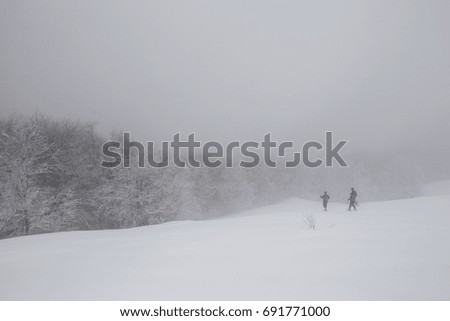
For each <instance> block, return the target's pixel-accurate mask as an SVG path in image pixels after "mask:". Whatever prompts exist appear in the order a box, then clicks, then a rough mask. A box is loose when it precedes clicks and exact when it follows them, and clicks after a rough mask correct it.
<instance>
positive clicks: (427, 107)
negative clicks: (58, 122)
mask: <svg viewBox="0 0 450 321" xmlns="http://www.w3.org/2000/svg"><path fill="white" fill-rule="evenodd" d="M449 31H450V1H228V0H227V1H207V0H205V1H192V0H191V1H186V0H180V1H16V0H15V1H12V0H0V71H1V72H0V106H1V107H0V108H1V111H0V113H1V114H7V113H9V112H14V111H19V112H21V113H24V114H28V113H32V112H34V111H35V110H36V109H37V110H39V111H41V112H44V113H46V114H49V115H52V116H55V117H70V118H79V119H82V120H89V121H95V122H97V123H98V125H99V129H100V131H101V132H103V133H104V134H105V135H107V134H109V132H110V131H111V130H112V129H117V130H119V129H124V130H130V131H132V133H133V134H135V136H136V137H139V138H141V139H146V140H153V139H162V138H170V137H171V136H172V135H173V134H174V133H176V132H178V131H181V132H182V133H185V134H187V133H189V132H192V131H195V132H196V133H197V135H198V136H200V137H202V138H204V139H223V140H231V139H240V140H244V139H249V138H258V139H260V138H262V135H263V134H264V133H266V132H268V131H271V132H272V133H273V136H274V137H275V138H277V139H279V140H281V139H290V140H295V141H299V142H303V141H305V140H309V139H311V138H314V137H316V136H317V135H320V136H319V137H322V135H323V132H324V131H326V130H333V131H335V133H336V136H337V138H339V139H350V140H351V141H352V144H353V146H359V147H362V146H365V147H366V148H367V146H373V148H380V147H383V146H385V145H387V146H388V147H396V146H398V145H402V146H410V145H412V144H413V143H414V142H416V143H417V142H425V141H426V140H428V139H431V138H432V139H434V140H436V143H435V144H436V145H435V146H444V147H446V148H447V149H448V146H449V144H448V142H447V141H446V140H447V138H448V137H449V134H450V130H449V128H450V126H449V121H450V108H449V107H450V106H449V104H450V90H449V88H450V63H449V58H448V57H450V35H449ZM443 144H444V145H443ZM432 145H433V144H432Z"/></svg>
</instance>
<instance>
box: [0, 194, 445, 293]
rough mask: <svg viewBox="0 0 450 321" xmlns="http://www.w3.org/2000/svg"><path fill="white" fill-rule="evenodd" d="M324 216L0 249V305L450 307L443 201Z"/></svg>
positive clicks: (309, 209) (315, 208)
mask: <svg viewBox="0 0 450 321" xmlns="http://www.w3.org/2000/svg"><path fill="white" fill-rule="evenodd" d="M329 207H330V210H329V211H328V212H323V211H322V210H321V204H320V202H309V201H303V200H299V199H290V200H287V201H285V202H283V203H280V204H277V205H273V206H269V207H265V208H261V209H257V210H252V211H247V212H243V213H240V214H238V215H233V216H230V217H226V218H220V219H214V220H209V221H199V222H193V221H184V222H172V223H167V224H162V225H159V226H149V227H143V228H134V229H129V230H117V231H91V232H69V233H56V234H48V235H37V236H29V237H20V238H14V239H8V240H1V241H0V299H1V300H10V299H20V300H29V299H33V300H49V299H52V300H62V299H65V300H66V299H68V300H91V299H98V300H112V299H114V300H431V299H433V300H450V211H449V208H450V195H443V196H429V197H422V198H416V199H408V200H398V201H389V202H378V203H367V204H362V205H361V206H360V207H359V210H358V211H357V212H351V213H349V212H348V211H346V205H345V204H336V203H331V204H330V205H329ZM310 215H313V216H314V218H315V220H316V229H315V230H312V229H309V228H308V224H306V223H305V217H308V216H310Z"/></svg>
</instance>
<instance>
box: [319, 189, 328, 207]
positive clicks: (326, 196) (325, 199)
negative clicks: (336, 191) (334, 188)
mask: <svg viewBox="0 0 450 321" xmlns="http://www.w3.org/2000/svg"><path fill="white" fill-rule="evenodd" d="M320 198H321V199H322V204H323V210H324V211H326V210H327V205H328V200H329V199H330V195H328V194H327V192H326V191H325V192H323V195H320Z"/></svg>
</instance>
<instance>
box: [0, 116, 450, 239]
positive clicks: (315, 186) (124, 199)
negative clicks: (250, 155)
mask: <svg viewBox="0 0 450 321" xmlns="http://www.w3.org/2000/svg"><path fill="white" fill-rule="evenodd" d="M105 141H106V139H105V138H104V137H100V135H98V134H97V133H96V131H95V126H94V125H93V124H91V123H85V122H80V121H72V120H69V119H54V118H50V117H47V116H45V115H39V114H37V115H34V116H32V117H31V116H30V117H25V116H19V115H11V116H8V117H4V118H3V119H1V120H0V238H8V237H14V236H20V235H28V234H38V233H46V232H57V231H68V230H92V229H117V228H129V227H135V226H143V225H149V224H158V223H162V222H166V221H171V220H186V219H194V220H196V219H205V218H211V217H216V216H219V215H224V214H229V213H233V212H236V211H239V210H243V209H249V208H253V207H257V206H263V205H266V204H271V203H273V202H276V201H279V200H281V199H285V198H288V197H301V198H305V199H311V200H318V195H319V194H320V193H322V192H323V191H324V190H327V191H328V192H329V194H330V195H331V199H332V201H334V202H345V201H346V198H347V195H348V190H349V188H350V187H351V186H355V187H356V188H357V190H358V193H359V195H360V197H359V199H360V202H365V201H373V200H387V199H396V198H407V197H412V196H415V195H417V193H418V191H419V189H420V187H421V186H422V184H423V183H424V182H425V181H427V180H432V179H433V178H434V177H433V176H435V178H436V179H437V178H439V177H440V175H441V174H442V171H441V170H440V169H439V168H436V166H434V167H433V166H425V165H427V163H425V164H422V163H421V162H420V161H419V160H418V158H411V157H410V155H408V154H402V153H399V154H397V155H393V154H390V155H389V157H383V155H377V157H374V155H370V154H364V153H360V154H355V155H350V159H349V161H350V166H349V167H348V168H338V167H333V168H318V169H308V168H304V167H298V168H289V169H286V168H280V167H278V168H268V167H266V166H258V167H257V168H250V169H246V168H241V167H238V166H236V167H233V168H225V167H219V168H208V167H206V166H202V167H201V168H190V167H187V168H179V167H176V166H174V165H173V164H172V165H170V163H169V166H168V167H166V168H153V167H146V168H138V167H137V166H132V167H131V168H123V167H119V168H116V169H106V168H102V167H101V166H100V163H101V161H102V154H101V146H102V144H103V143H104V142H105ZM414 160H416V161H414ZM430 170H431V171H430Z"/></svg>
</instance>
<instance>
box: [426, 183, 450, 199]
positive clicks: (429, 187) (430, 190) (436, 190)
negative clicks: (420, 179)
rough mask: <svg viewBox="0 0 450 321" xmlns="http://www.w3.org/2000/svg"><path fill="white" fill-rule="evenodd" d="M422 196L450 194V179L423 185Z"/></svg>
mask: <svg viewBox="0 0 450 321" xmlns="http://www.w3.org/2000/svg"><path fill="white" fill-rule="evenodd" d="M421 194H422V196H436V195H450V180H446V181H439V182H435V183H430V184H426V185H425V186H423V187H422V193H421Z"/></svg>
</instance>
